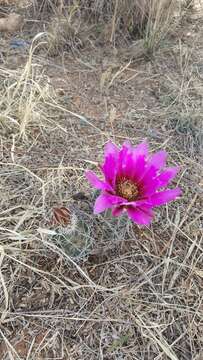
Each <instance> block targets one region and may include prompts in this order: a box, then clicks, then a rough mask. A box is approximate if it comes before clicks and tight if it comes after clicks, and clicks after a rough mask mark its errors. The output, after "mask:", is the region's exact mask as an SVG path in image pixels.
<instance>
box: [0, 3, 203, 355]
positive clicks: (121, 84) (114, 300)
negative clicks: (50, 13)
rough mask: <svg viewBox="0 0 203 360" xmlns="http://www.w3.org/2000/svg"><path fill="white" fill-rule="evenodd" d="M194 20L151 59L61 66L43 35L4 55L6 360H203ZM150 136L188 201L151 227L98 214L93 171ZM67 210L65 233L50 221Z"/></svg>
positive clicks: (0, 282) (0, 129) (1, 142)
mask: <svg viewBox="0 0 203 360" xmlns="http://www.w3.org/2000/svg"><path fill="white" fill-rule="evenodd" d="M96 5H97V6H96ZM103 5H104V2H103V1H101V2H97V3H95V9H96V10H97V11H96V13H97V14H98V13H101V9H103V8H102V6H103ZM109 6H110V3H109ZM102 11H103V10H102ZM114 12H115V7H114V6H113V7H112V13H111V16H110V17H109V18H110V19H111V21H112V16H114ZM151 13H152V12H151ZM194 15H195V16H196V13H194ZM63 16H64V15H63ZM95 16H96V15H95ZM190 16H191V20H190V22H186V23H185V24H184V23H183V24H182V27H179V29H178V31H179V32H180V34H181V31H182V33H183V35H182V39H180V37H181V36H179V37H175V36H174V37H173V38H171V39H169V38H168V39H167V41H165V43H164V46H163V47H161V48H159V49H158V48H157V51H156V53H155V56H154V58H153V59H152V60H151V61H149V59H148V60H147V61H146V59H145V60H142V61H140V62H138V63H133V59H132V56H129V57H128V59H127V61H126V60H123V57H122V58H121V57H120V56H119V54H117V57H116V55H115V54H112V52H109V51H106V48H105V46H104V47H99V46H98V45H97V48H95V47H91V49H87V50H85V49H83V50H81V51H82V53H81V55H80V54H79V53H78V54H77V55H78V56H77V58H73V57H72V55H70V53H68V54H65V55H64V56H63V59H62V61H61V58H60V57H56V58H55V59H54V61H53V59H52V58H51V57H48V55H47V49H44V47H45V45H46V44H45V43H46V36H45V34H44V33H43V34H40V33H39V34H38V35H37V36H36V37H35V38H34V40H33V41H32V44H31V46H30V50H29V51H28V52H27V53H26V54H25V55H24V59H25V61H24V63H23V62H22V61H21V62H20V66H19V67H17V68H16V69H13V70H11V69H10V68H9V66H8V64H9V61H10V59H9V53H8V55H7V58H5V56H3V57H2V59H3V60H2V64H1V67H0V83H1V87H0V95H1V97H0V316H1V318H0V354H1V360H10V359H15V360H18V359H21V360H22V359H23V360H25V359H26V360H41V359H64V360H86V359H87V360H89V359H90V360H96V359H101V360H102V359H104V360H116V359H126V360H128V359H132V360H134V359H135V360H148V359H149V360H155V359H156V360H167V359H172V360H202V347H203V343H202V335H203V325H202V324H203V304H202V299H203V291H202V289H203V270H202V264H203V237H202V216H203V213H202V185H203V184H202V165H201V154H202V143H203V140H202V133H203V132H202V97H203V88H202V76H203V69H202V63H201V59H202V56H203V46H202V40H201V39H202V35H203V34H202V27H201V25H202V19H201V17H200V18H199V17H195V18H192V14H190ZM151 18H152V17H151ZM73 19H74V16H73V17H72V18H69V23H70V24H71V26H73ZM157 19H158V17H157ZM153 24H154V23H153ZM157 24H158V25H156V27H155V28H154V27H153V26H154V25H153V26H152V30H151V31H152V32H151V34H154V35H153V36H154V37H152V39H153V44H155V45H156V46H157V44H158V42H159V41H160V39H161V38H162V36H161V35H160V32H158V34H156V32H157V29H159V26H160V23H159V22H158V23H157ZM167 24H168V23H167ZM111 25H112V22H111ZM111 29H112V28H111ZM116 29H117V28H116V27H115V28H114V30H113V34H115V33H116V31H117V30H116ZM155 30H156V31H155ZM164 31H166V30H164ZM188 33H189V35H188ZM111 34H112V32H109V36H110V37H111ZM155 34H156V36H155ZM157 35H158V38H157ZM74 36H75V35H74ZM113 37H114V35H113ZM146 39H148V38H147V35H146ZM157 39H158V40H157ZM90 40H91V39H90ZM5 41H7V39H5ZM74 46H75V45H74ZM149 47H150V48H151V45H150V43H149ZM59 50H60V51H61V47H60V49H59ZM56 52H57V48H56ZM55 55H56V54H55ZM131 55H132V54H131ZM11 56H12V57H13V56H15V57H19V58H20V59H21V56H22V54H21V50H20V51H19V52H17V53H15V54H14V55H13V54H11ZM7 61H8V63H7ZM109 69H111V70H109ZM104 74H106V75H105V76H104ZM146 137H147V138H148V140H149V142H150V145H151V148H152V149H153V150H157V149H159V148H165V149H166V150H167V152H168V153H169V160H168V162H169V164H170V165H176V164H179V165H180V166H181V172H180V174H179V177H178V179H177V180H176V182H177V183H178V184H179V186H180V187H181V188H182V189H183V194H184V195H183V197H182V198H181V199H180V200H178V201H176V202H174V203H171V204H169V205H168V206H166V207H162V208H161V209H158V210H157V213H156V218H155V220H154V222H153V224H152V225H151V226H150V227H146V228H139V227H136V226H135V225H133V224H132V223H131V222H130V221H129V220H127V219H126V218H119V219H114V218H112V217H111V216H110V214H109V213H107V214H105V215H101V216H97V217H96V216H95V217H94V216H93V215H92V204H93V202H94V199H95V197H96V194H95V193H94V192H93V190H92V189H90V188H89V187H88V184H87V183H86V181H85V178H84V170H85V169H86V168H87V167H88V168H95V165H96V164H97V162H98V161H100V160H101V158H102V153H103V145H104V143H105V142H106V141H107V140H108V139H109V138H111V139H113V140H114V141H116V143H118V144H120V143H122V142H123V140H125V139H129V140H131V141H132V142H133V143H134V144H136V143H138V142H139V141H140V140H141V139H143V138H146ZM174 185H175V184H174ZM78 193H79V194H78ZM58 206H65V207H68V208H69V210H70V214H71V215H70V223H69V224H68V225H66V226H65V227H63V226H58V225H55V224H53V222H52V221H51V219H52V209H53V207H58Z"/></svg>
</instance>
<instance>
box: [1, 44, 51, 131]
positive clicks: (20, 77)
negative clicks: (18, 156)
mask: <svg viewBox="0 0 203 360" xmlns="http://www.w3.org/2000/svg"><path fill="white" fill-rule="evenodd" d="M33 53H34V47H33V46H32V47H31V49H30V53H29V56H28V60H27V62H26V64H25V66H24V68H22V69H21V70H20V71H13V70H7V71H5V70H3V69H2V70H0V77H1V78H2V81H1V84H2V85H1V88H0V116H1V124H2V126H3V127H4V128H7V129H9V128H10V127H12V128H13V129H14V128H15V132H17V133H20V135H21V136H25V135H26V130H27V127H28V125H30V124H32V125H33V124H34V123H37V124H38V126H39V125H40V119H41V118H42V117H43V107H42V104H43V102H44V101H45V100H46V99H48V98H49V96H50V94H51V91H50V86H49V84H48V82H47V79H46V77H45V76H44V74H43V72H41V71H40V68H41V67H40V65H38V64H35V63H33V62H32V57H33Z"/></svg>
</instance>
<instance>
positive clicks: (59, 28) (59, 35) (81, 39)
mask: <svg viewBox="0 0 203 360" xmlns="http://www.w3.org/2000/svg"><path fill="white" fill-rule="evenodd" d="M91 28H92V27H90V26H89V25H86V24H85V23H81V21H80V18H77V19H75V16H74V14H69V16H65V15H61V16H58V15H57V16H56V17H54V18H53V19H52V20H51V23H50V25H49V28H48V30H47V50H48V53H49V54H50V55H52V56H54V55H58V54H60V53H61V52H62V51H64V50H72V51H74V50H76V49H78V48H81V47H83V46H84V45H85V44H86V43H87V41H88V39H89V36H90V35H91Z"/></svg>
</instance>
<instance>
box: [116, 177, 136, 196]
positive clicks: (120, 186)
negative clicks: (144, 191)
mask: <svg viewBox="0 0 203 360" xmlns="http://www.w3.org/2000/svg"><path fill="white" fill-rule="evenodd" d="M116 194H117V195H118V196H121V197H123V198H124V199H126V200H128V201H135V200H136V199H137V196H138V188H137V185H136V184H135V183H134V182H133V181H132V180H129V179H125V178H118V179H117V181H116Z"/></svg>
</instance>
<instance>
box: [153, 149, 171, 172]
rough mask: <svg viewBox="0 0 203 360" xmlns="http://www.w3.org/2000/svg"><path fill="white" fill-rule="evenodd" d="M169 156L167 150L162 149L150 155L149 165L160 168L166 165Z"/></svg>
mask: <svg viewBox="0 0 203 360" xmlns="http://www.w3.org/2000/svg"><path fill="white" fill-rule="evenodd" d="M167 156H168V154H167V152H166V151H164V150H160V151H158V152H157V153H155V154H154V155H152V156H151V157H150V159H149V165H150V166H154V168H155V169H157V170H160V169H161V168H162V167H163V166H164V165H165V163H166V159H167Z"/></svg>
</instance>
